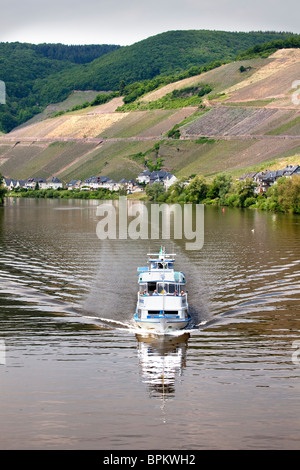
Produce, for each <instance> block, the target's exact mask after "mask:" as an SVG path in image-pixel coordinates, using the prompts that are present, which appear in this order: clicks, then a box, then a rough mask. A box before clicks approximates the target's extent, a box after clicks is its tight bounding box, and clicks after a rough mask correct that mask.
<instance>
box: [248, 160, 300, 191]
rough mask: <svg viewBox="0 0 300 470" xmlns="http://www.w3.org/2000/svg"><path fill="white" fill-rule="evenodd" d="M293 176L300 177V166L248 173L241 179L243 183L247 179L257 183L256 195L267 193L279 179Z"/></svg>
mask: <svg viewBox="0 0 300 470" xmlns="http://www.w3.org/2000/svg"><path fill="white" fill-rule="evenodd" d="M293 175H300V165H287V166H286V167H285V168H284V169H283V170H274V171H270V170H265V171H260V172H258V173H246V174H244V175H243V176H242V177H241V178H240V181H243V180H245V179H247V178H250V179H252V180H253V181H254V182H255V183H256V188H255V190H254V192H255V193H256V194H262V193H265V192H266V191H267V190H268V189H269V188H270V187H271V186H272V185H273V184H274V183H276V181H277V180H278V179H279V178H282V177H285V178H291V177H292V176H293Z"/></svg>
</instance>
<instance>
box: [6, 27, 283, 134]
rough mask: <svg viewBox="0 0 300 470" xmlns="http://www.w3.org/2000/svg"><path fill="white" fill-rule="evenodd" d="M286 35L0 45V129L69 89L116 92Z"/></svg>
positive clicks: (189, 34) (191, 34) (169, 35)
mask: <svg viewBox="0 0 300 470" xmlns="http://www.w3.org/2000/svg"><path fill="white" fill-rule="evenodd" d="M290 36H291V33H276V32H250V33H239V32H237V33H235V32H223V31H201V30H200V31H169V32H166V33H162V34H158V35H156V36H153V37H150V38H148V39H145V40H143V41H140V42H138V43H136V44H133V45H132V46H126V47H119V46H113V45H111V46H107V45H101V46H64V45H61V44H40V45H33V44H20V43H0V80H3V81H5V83H6V86H7V104H6V106H5V107H4V106H0V131H1V130H2V131H5V132H8V131H10V130H12V129H13V128H14V127H16V126H18V125H20V124H22V123H23V122H26V121H27V120H28V119H30V118H31V117H32V116H34V115H35V114H37V113H39V112H41V111H43V110H44V109H45V107H46V106H48V105H49V104H53V103H57V102H60V101H62V100H65V99H66V98H67V97H68V95H69V94H70V93H72V92H73V91H74V90H81V91H86V90H95V91H101V90H102V91H103V90H106V91H108V90H114V91H115V90H119V86H120V81H125V83H126V84H130V83H133V82H135V81H140V80H146V79H152V78H153V77H156V76H159V75H170V74H177V73H180V72H183V71H186V70H187V69H190V70H192V69H193V67H199V66H201V65H204V64H208V63H210V62H213V61H216V60H221V61H224V60H232V59H234V58H235V57H236V55H237V54H239V53H242V52H243V51H245V50H246V49H248V48H250V47H251V46H254V45H257V44H263V43H265V42H266V41H271V40H278V39H284V38H288V37H290Z"/></svg>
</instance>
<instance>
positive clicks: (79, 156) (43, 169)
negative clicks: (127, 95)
mask: <svg viewBox="0 0 300 470" xmlns="http://www.w3.org/2000/svg"><path fill="white" fill-rule="evenodd" d="M299 64H300V49H281V50H279V51H277V52H275V53H274V54H272V55H271V56H270V57H268V58H265V59H264V58H255V59H245V60H241V61H236V62H231V63H228V64H226V65H222V66H221V67H218V68H215V69H214V70H210V71H208V72H206V73H203V74H201V75H199V76H192V77H190V78H188V79H185V80H181V81H179V82H175V83H172V84H168V85H166V86H165V87H163V88H161V89H159V90H157V91H155V92H152V93H150V94H148V95H146V96H144V97H142V98H141V99H140V100H139V102H142V103H144V106H145V107H146V108H145V109H143V110H139V109H137V110H135V111H127V112H120V111H117V109H118V106H119V105H120V104H121V101H122V99H121V98H115V99H114V100H113V101H111V102H110V103H106V104H104V105H101V106H96V107H87V108H85V109H83V110H79V111H74V112H70V113H66V114H64V115H62V116H59V117H56V118H51V119H46V120H44V121H41V122H37V123H32V124H31V125H28V126H24V127H22V128H20V129H16V130H15V131H12V132H11V133H9V134H8V135H4V136H1V137H0V171H1V172H2V173H3V174H4V175H5V176H8V177H14V178H26V177H29V176H45V177H48V176H52V175H57V176H58V177H60V178H61V179H62V180H64V181H68V180H70V179H73V178H80V179H82V178H86V177H88V176H92V175H98V174H102V175H107V176H110V177H111V178H114V179H117V180H120V179H121V178H122V177H126V178H129V177H136V176H137V174H138V172H139V171H140V170H142V169H143V168H144V166H143V165H144V155H145V154H147V158H149V157H150V158H152V159H154V158H155V155H156V151H155V150H154V145H155V144H156V143H159V144H160V147H159V156H160V157H161V158H162V159H163V160H164V168H165V169H167V170H169V171H171V172H174V173H175V174H176V175H177V176H189V175H190V174H194V173H201V174H204V175H206V176H212V175H214V174H216V173H220V172H222V171H229V172H231V173H232V174H235V175H238V174H242V173H243V172H244V171H246V170H249V171H250V170H251V169H253V168H255V169H260V168H265V167H266V165H267V166H271V165H274V164H276V162H279V163H280V161H281V160H282V161H289V159H290V158H292V157H294V156H295V155H297V154H299V152H300V107H299V105H298V104H297V103H296V102H293V100H292V94H293V92H294V91H295V90H293V89H292V83H293V82H294V81H295V80H298V79H299ZM242 66H243V67H242ZM241 67H242V71H241ZM208 83H209V84H210V85H211V87H212V91H211V92H210V93H209V94H207V95H205V96H203V98H202V99H203V105H205V106H206V107H205V108H203V107H202V108H200V109H199V107H198V106H194V107H193V106H188V107H178V108H174V109H155V106H154V107H153V109H147V106H148V105H149V104H152V105H154V104H155V103H157V102H158V101H159V100H160V99H162V98H163V97H165V96H167V95H168V94H169V93H171V92H172V91H173V90H182V89H186V88H187V87H191V86H196V88H197V87H198V88H199V87H201V85H203V84H208ZM198 88H197V89H198ZM174 126H176V129H177V130H178V131H179V133H180V139H174V138H167V136H166V134H167V132H168V131H170V129H172V128H174Z"/></svg>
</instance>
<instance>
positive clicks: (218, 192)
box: [207, 173, 232, 204]
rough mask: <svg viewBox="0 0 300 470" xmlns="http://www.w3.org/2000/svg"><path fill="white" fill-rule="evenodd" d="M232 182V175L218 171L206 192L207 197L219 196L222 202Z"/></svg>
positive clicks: (222, 202)
mask: <svg viewBox="0 0 300 470" xmlns="http://www.w3.org/2000/svg"><path fill="white" fill-rule="evenodd" d="M231 184H232V177H231V175H227V174H226V173H220V174H219V175H217V176H216V177H215V178H214V180H213V182H212V184H211V186H210V188H209V190H208V193H207V197H210V198H211V199H215V198H217V197H218V198H219V199H220V203H221V204H224V202H225V196H226V194H227V193H228V192H229V190H230V188H231Z"/></svg>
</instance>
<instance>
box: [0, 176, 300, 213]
mask: <svg viewBox="0 0 300 470" xmlns="http://www.w3.org/2000/svg"><path fill="white" fill-rule="evenodd" d="M255 189H256V185H255V183H254V182H253V181H252V180H250V179H247V178H246V179H245V180H243V181H232V177H231V176H230V175H226V174H220V175H217V176H216V177H215V178H214V180H213V181H212V182H211V183H208V182H207V180H206V179H205V178H204V177H203V176H195V177H194V178H192V180H191V181H190V183H188V184H187V183H186V181H185V180H184V179H182V180H177V181H176V183H175V184H173V185H172V186H171V187H170V188H169V189H168V190H166V189H165V188H164V187H163V185H161V184H159V183H154V184H152V185H151V186H150V185H148V186H147V187H146V190H145V192H141V193H133V194H128V195H126V193H124V192H122V191H109V190H107V189H99V190H96V191H80V190H68V189H58V190H53V189H39V190H34V189H32V190H23V189H20V190H18V191H11V192H8V193H7V195H6V197H21V198H35V199H102V200H103V199H118V198H119V197H120V196H122V195H123V196H124V195H126V196H127V197H128V198H129V199H138V200H146V201H150V202H157V203H170V204H172V203H195V204H199V203H201V204H205V205H218V206H228V207H239V208H253V209H254V208H257V209H260V210H265V211H272V212H282V213H294V214H300V176H298V175H297V176H293V177H291V178H280V179H279V180H278V182H277V183H275V184H274V185H272V186H271V187H270V188H269V189H268V190H267V191H266V192H264V193H259V194H257V193H256V191H255Z"/></svg>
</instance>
